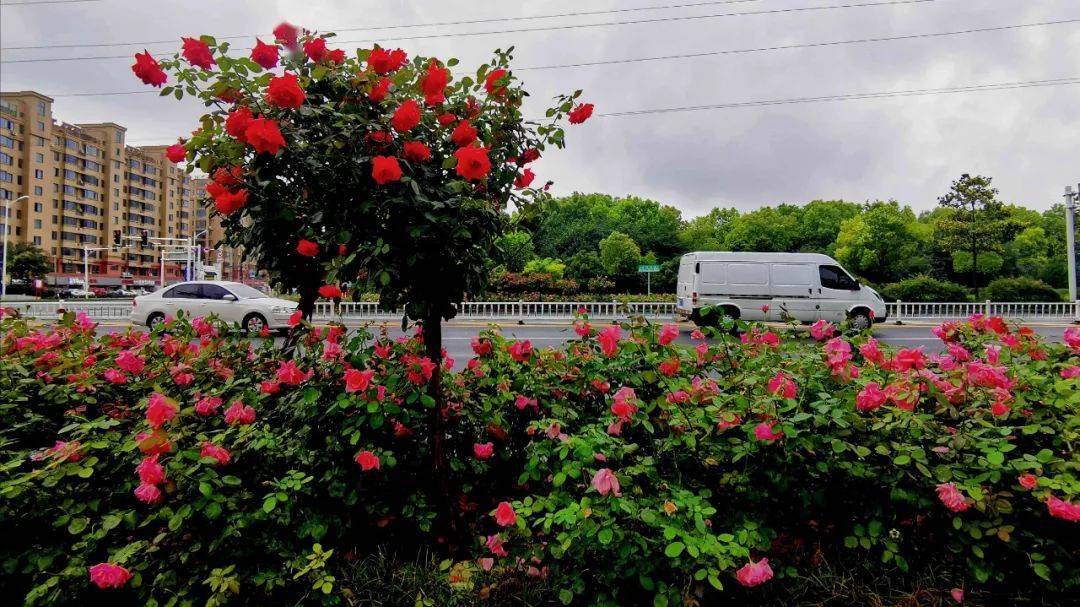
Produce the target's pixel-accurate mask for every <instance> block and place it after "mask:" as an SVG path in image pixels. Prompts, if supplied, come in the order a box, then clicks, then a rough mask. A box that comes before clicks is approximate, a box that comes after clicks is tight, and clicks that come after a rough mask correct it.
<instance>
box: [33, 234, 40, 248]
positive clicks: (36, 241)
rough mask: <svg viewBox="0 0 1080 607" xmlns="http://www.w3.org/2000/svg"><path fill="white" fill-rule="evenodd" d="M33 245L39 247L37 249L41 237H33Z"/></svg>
mask: <svg viewBox="0 0 1080 607" xmlns="http://www.w3.org/2000/svg"><path fill="white" fill-rule="evenodd" d="M34 244H35V245H37V246H39V247H40V246H41V237H40V236H35V237H34Z"/></svg>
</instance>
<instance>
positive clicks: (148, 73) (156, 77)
mask: <svg viewBox="0 0 1080 607" xmlns="http://www.w3.org/2000/svg"><path fill="white" fill-rule="evenodd" d="M131 71H132V72H135V75H136V76H137V77H138V78H139V80H142V81H143V84H149V85H151V86H161V85H163V84H165V81H166V80H167V79H168V76H166V75H165V72H164V71H162V69H161V66H160V65H158V62H157V61H156V60H155V59H154V58H153V57H151V56H150V51H148V50H145V49H143V52H141V53H135V64H134V65H132V66H131Z"/></svg>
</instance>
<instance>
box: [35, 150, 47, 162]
mask: <svg viewBox="0 0 1080 607" xmlns="http://www.w3.org/2000/svg"><path fill="white" fill-rule="evenodd" d="M34 162H45V154H40V153H38V152H34Z"/></svg>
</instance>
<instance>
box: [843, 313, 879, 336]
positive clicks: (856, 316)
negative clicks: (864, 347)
mask: <svg viewBox="0 0 1080 607" xmlns="http://www.w3.org/2000/svg"><path fill="white" fill-rule="evenodd" d="M848 323H849V324H850V325H851V328H852V329H854V330H856V331H865V330H867V329H869V328H870V327H871V326H873V324H874V323H873V321H872V320H870V314H869V313H868V312H867V311H866V310H856V311H855V312H852V313H851V316H849V317H848Z"/></svg>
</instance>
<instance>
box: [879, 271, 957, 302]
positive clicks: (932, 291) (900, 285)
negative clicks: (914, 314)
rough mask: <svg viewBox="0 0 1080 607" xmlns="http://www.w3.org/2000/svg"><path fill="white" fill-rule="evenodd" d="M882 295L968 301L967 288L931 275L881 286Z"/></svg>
mask: <svg viewBox="0 0 1080 607" xmlns="http://www.w3.org/2000/svg"><path fill="white" fill-rule="evenodd" d="M881 296H882V297H884V298H885V299H886V300H888V301H897V300H900V301H908V302H918V301H968V300H969V299H970V296H969V295H968V291H967V289H965V288H964V287H962V286H960V285H958V284H956V283H955V282H949V281H947V280H939V279H937V278H932V277H930V276H925V275H922V276H914V277H912V278H908V279H905V280H901V281H900V282H894V283H890V284H887V285H885V286H884V287H882V288H881Z"/></svg>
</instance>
